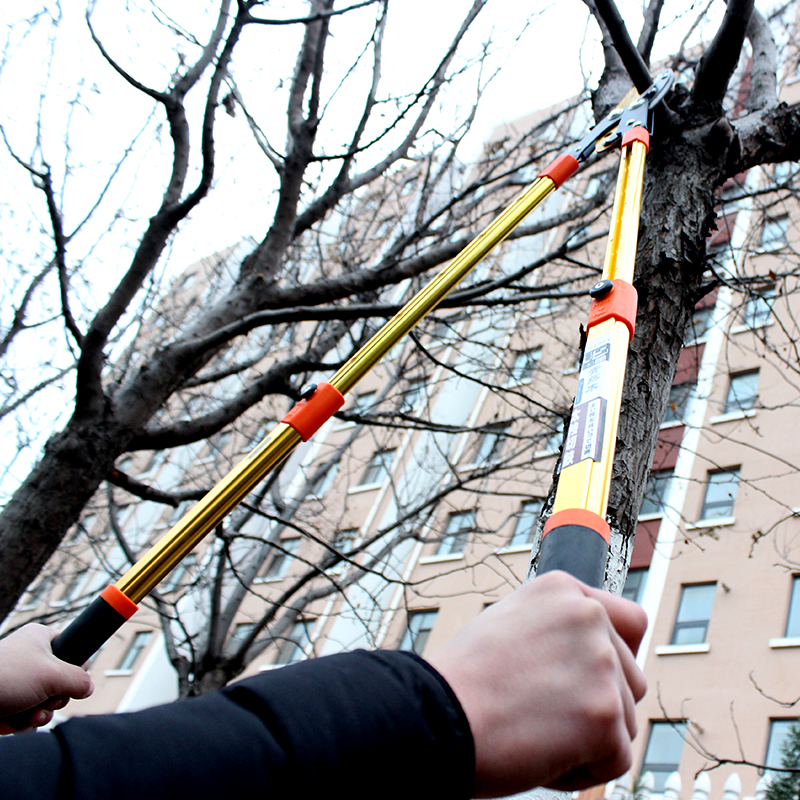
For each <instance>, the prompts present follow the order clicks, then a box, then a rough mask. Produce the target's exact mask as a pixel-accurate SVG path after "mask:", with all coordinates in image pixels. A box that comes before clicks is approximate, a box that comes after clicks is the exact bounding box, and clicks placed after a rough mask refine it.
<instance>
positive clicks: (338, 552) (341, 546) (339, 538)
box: [325, 528, 358, 575]
mask: <svg viewBox="0 0 800 800" xmlns="http://www.w3.org/2000/svg"><path fill="white" fill-rule="evenodd" d="M357 538H358V528H345V529H344V530H337V531H334V534H333V541H332V542H331V547H332V548H333V552H328V553H326V554H325V563H326V564H332V565H331V566H330V567H327V570H328V572H329V574H331V575H339V574H340V573H342V572H344V571H345V570H346V569H347V566H348V560H347V559H346V558H341V556H346V555H347V554H348V553H349V552H350V551H351V550H352V549H353V544H354V542H355V540H356V539H357ZM332 562H335V563H332Z"/></svg>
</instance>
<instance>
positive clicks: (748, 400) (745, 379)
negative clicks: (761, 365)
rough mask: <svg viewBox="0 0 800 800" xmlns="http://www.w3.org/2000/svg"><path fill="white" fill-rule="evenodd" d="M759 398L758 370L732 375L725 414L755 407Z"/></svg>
mask: <svg viewBox="0 0 800 800" xmlns="http://www.w3.org/2000/svg"><path fill="white" fill-rule="evenodd" d="M757 399H758V370H757V369H753V370H750V371H749V372H737V373H734V374H733V375H731V377H730V382H729V383H728V395H727V397H726V398H725V408H724V409H723V412H722V413H723V414H736V413H741V412H742V411H748V410H749V409H751V408H754V407H755V404H756V400H757Z"/></svg>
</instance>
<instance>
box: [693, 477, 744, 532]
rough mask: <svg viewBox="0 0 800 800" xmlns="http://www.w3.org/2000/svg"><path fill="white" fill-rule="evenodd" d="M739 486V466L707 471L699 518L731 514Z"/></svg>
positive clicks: (729, 515) (718, 517) (719, 517)
mask: <svg viewBox="0 0 800 800" xmlns="http://www.w3.org/2000/svg"><path fill="white" fill-rule="evenodd" d="M738 488H739V467H733V468H731V469H720V470H715V471H714V472H709V473H708V482H707V484H706V496H705V499H704V500H703V508H702V510H701V511H700V519H701V520H710V519H726V518H728V517H732V516H733V504H734V502H735V501H736V492H737V490H738Z"/></svg>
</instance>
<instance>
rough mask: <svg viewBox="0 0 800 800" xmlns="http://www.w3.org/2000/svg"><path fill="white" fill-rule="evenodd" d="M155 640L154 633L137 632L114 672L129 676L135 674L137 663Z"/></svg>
mask: <svg viewBox="0 0 800 800" xmlns="http://www.w3.org/2000/svg"><path fill="white" fill-rule="evenodd" d="M152 638H153V631H136V633H134V634H133V637H132V638H131V640H130V642H129V643H128V647H127V648H126V649H125V652H124V653H123V655H122V658H121V659H120V660H119V663H118V665H117V668H116V669H115V670H113V672H116V673H119V674H123V675H128V674H130V673H131V672H133V670H134V667H135V666H136V662H137V661H138V660H139V658H140V657H141V655H142V653H143V652H144V651H145V650H146V649H147V647H148V646H149V644H150V641H151V640H152Z"/></svg>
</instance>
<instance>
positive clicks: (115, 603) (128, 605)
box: [100, 583, 139, 619]
mask: <svg viewBox="0 0 800 800" xmlns="http://www.w3.org/2000/svg"><path fill="white" fill-rule="evenodd" d="M100 597H102V598H103V600H105V601H106V603H108V604H109V605H110V606H111V608H113V609H114V611H116V612H117V613H118V614H119V615H120V616H121V617H125V619H130V618H131V617H132V616H133V615H134V614H135V613H136V612H137V611H138V610H139V606H137V605H136V603H134V602H133V600H131V599H130V597H128V595H126V594H123V592H121V591H120V590H119V589H117V587H116V586H114V584H113V583H110V584H109V585H108V586H106V588H105V589H103V591H102V592H100Z"/></svg>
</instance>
